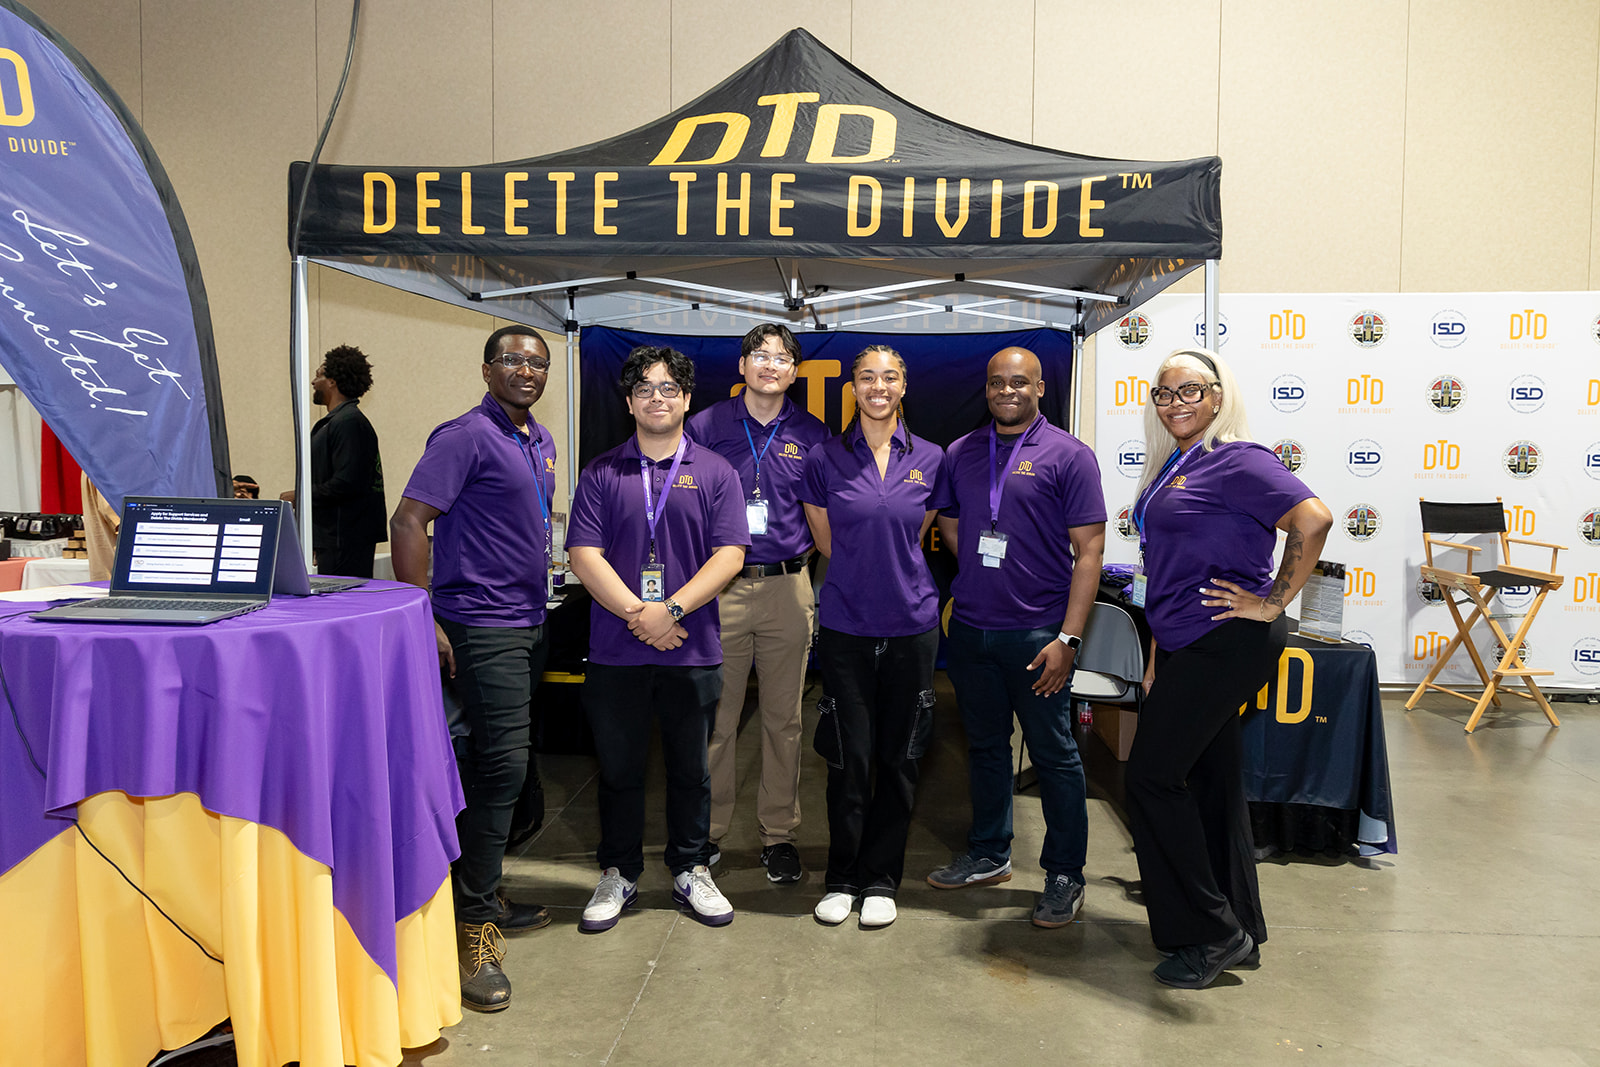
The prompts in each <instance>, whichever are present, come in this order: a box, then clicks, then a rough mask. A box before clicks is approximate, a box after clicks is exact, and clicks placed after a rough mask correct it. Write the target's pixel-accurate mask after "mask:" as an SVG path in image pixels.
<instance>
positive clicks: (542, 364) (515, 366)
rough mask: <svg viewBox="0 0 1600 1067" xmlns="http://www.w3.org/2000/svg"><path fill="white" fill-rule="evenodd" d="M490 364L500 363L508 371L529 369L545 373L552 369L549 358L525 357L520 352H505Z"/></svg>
mask: <svg viewBox="0 0 1600 1067" xmlns="http://www.w3.org/2000/svg"><path fill="white" fill-rule="evenodd" d="M489 362H490V363H498V364H500V365H501V366H502V367H504V368H505V369H506V370H521V369H522V368H523V367H528V368H530V369H532V370H535V371H540V372H543V371H548V370H549V369H550V360H549V358H548V357H546V356H524V355H523V354H522V353H520V352H505V353H503V354H501V355H498V356H496V357H494V358H493V359H491V360H490V361H489Z"/></svg>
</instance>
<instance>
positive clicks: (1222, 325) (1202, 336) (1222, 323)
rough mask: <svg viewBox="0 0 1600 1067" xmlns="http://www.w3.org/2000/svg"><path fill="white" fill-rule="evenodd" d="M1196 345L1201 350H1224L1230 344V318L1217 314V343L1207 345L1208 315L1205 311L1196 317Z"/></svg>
mask: <svg viewBox="0 0 1600 1067" xmlns="http://www.w3.org/2000/svg"><path fill="white" fill-rule="evenodd" d="M1194 343H1195V344H1197V345H1199V346H1200V347H1201V348H1209V349H1211V350H1212V351H1213V352H1219V351H1221V350H1222V346H1223V345H1225V344H1227V343H1228V316H1226V315H1224V314H1222V313H1221V312H1220V311H1219V312H1217V343H1216V344H1214V345H1213V344H1208V343H1206V313H1205V312H1204V311H1202V312H1200V314H1198V315H1196V316H1195V317H1194Z"/></svg>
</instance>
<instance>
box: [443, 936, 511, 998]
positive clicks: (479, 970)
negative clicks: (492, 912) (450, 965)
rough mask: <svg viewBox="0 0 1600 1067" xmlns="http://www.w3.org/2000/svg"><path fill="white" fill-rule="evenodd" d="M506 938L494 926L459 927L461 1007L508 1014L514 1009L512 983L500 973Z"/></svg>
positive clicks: (457, 954)
mask: <svg viewBox="0 0 1600 1067" xmlns="http://www.w3.org/2000/svg"><path fill="white" fill-rule="evenodd" d="M505 958H506V942H505V938H503V937H501V936H500V931H499V930H497V929H496V928H495V925H494V923H456V959H457V962H458V963H459V964H460V966H461V1003H462V1005H463V1006H464V1007H468V1008H471V1009H472V1010H473V1011H483V1012H491V1011H504V1010H505V1009H506V1008H508V1007H510V1005H511V980H510V979H509V978H507V977H506V972H505V971H503V970H501V969H500V964H501V962H502V961H503V960H504V959H505Z"/></svg>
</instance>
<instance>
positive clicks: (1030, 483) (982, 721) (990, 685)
mask: <svg viewBox="0 0 1600 1067" xmlns="http://www.w3.org/2000/svg"><path fill="white" fill-rule="evenodd" d="M985 393H986V395H987V397H988V401H989V413H990V414H991V415H993V416H994V421H993V422H992V423H991V424H990V425H988V426H985V427H984V428H983V429H981V430H976V431H974V432H973V433H970V434H967V435H966V436H965V437H963V438H961V439H959V440H958V441H956V442H955V443H954V444H952V445H951V446H950V449H949V453H948V455H949V461H948V462H949V471H950V480H951V485H952V488H953V492H954V495H955V505H954V506H952V507H948V508H946V509H945V510H944V511H943V512H941V513H940V515H939V519H938V522H939V532H940V533H941V534H942V535H943V536H944V538H945V540H946V541H948V542H949V543H950V547H951V548H952V550H954V552H955V554H956V561H957V563H958V564H959V566H960V570H959V572H958V573H957V575H956V579H955V582H954V584H953V585H952V587H951V593H952V595H953V597H954V600H955V608H954V611H953V613H952V617H951V620H950V641H949V645H948V647H947V656H946V665H947V669H948V673H949V675H950V683H951V685H952V686H953V687H954V688H955V692H956V701H957V703H959V705H960V706H961V719H962V722H963V723H964V724H965V726H966V731H967V748H968V753H969V759H968V775H969V782H970V788H971V793H972V830H971V832H970V834H969V835H968V839H967V852H966V854H965V855H962V856H958V857H956V858H955V859H954V860H953V861H952V862H951V863H950V864H949V865H948V866H945V867H941V868H940V869H938V870H936V871H934V872H933V873H932V874H930V875H928V884H930V885H932V886H934V887H935V888H936V889H960V888H963V887H965V886H973V885H989V884H992V883H996V882H1006V881H1010V879H1011V717H1012V713H1013V712H1015V714H1016V717H1017V720H1018V721H1019V722H1021V724H1022V737H1023V740H1024V741H1025V742H1026V743H1027V746H1028V750H1029V752H1031V753H1032V755H1033V765H1034V768H1035V769H1036V770H1037V771H1038V773H1039V793H1040V799H1041V800H1042V802H1043V805H1042V806H1043V809H1044V821H1045V838H1044V849H1043V851H1042V853H1041V854H1040V857H1039V863H1040V866H1042V867H1043V868H1044V870H1045V887H1044V894H1043V895H1042V896H1041V897H1040V898H1039V901H1038V904H1037V905H1036V906H1035V907H1034V910H1033V924H1034V925H1035V926H1042V927H1046V928H1055V927H1060V926H1065V925H1067V924H1068V923H1070V922H1071V921H1072V920H1073V917H1074V916H1076V915H1077V914H1078V910H1079V909H1080V908H1081V907H1082V906H1083V863H1084V856H1085V853H1086V851H1087V848H1088V839H1089V817H1088V811H1087V807H1086V804H1085V796H1084V780H1083V764H1082V762H1081V760H1080V759H1079V757H1078V746H1077V744H1076V742H1074V741H1073V738H1072V721H1071V714H1070V705H1071V701H1070V698H1069V696H1068V691H1067V682H1068V681H1069V679H1070V678H1071V677H1072V665H1073V660H1074V658H1075V657H1076V654H1077V649H1078V645H1079V644H1081V643H1082V642H1081V635H1082V633H1083V628H1084V626H1085V625H1086V624H1087V622H1088V620H1089V609H1090V606H1091V605H1092V604H1093V603H1094V597H1095V592H1096V590H1097V589H1098V587H1099V583H1100V561H1101V556H1102V554H1103V552H1104V549H1105V534H1106V505H1105V498H1104V496H1103V495H1102V494H1101V491H1100V470H1099V467H1098V466H1097V464H1096V463H1095V459H1094V453H1093V452H1091V451H1090V449H1089V447H1088V446H1087V445H1085V444H1084V443H1083V442H1081V441H1079V440H1078V439H1077V438H1075V437H1073V436H1072V435H1071V434H1069V433H1067V432H1066V431H1065V430H1062V429H1058V428H1057V427H1055V426H1052V425H1050V423H1049V422H1048V421H1046V419H1045V417H1044V416H1043V415H1042V414H1040V413H1039V399H1040V398H1041V397H1042V396H1044V380H1043V376H1042V371H1041V368H1040V366H1039V358H1038V357H1037V356H1035V355H1034V354H1033V353H1032V352H1029V351H1028V350H1027V349H1025V348H1004V349H1001V350H1000V351H999V352H997V353H995V355H994V357H993V358H992V359H990V360H989V375H988V382H987V384H986V386H985ZM1074 558H1076V563H1074ZM1069 578H1070V581H1069Z"/></svg>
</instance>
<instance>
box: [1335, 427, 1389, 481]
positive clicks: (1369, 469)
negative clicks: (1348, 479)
mask: <svg viewBox="0 0 1600 1067" xmlns="http://www.w3.org/2000/svg"><path fill="white" fill-rule="evenodd" d="M1344 465H1345V469H1346V470H1348V471H1349V472H1350V473H1351V474H1354V475H1355V476H1356V477H1357V478H1371V477H1372V476H1373V475H1374V474H1377V473H1378V472H1379V471H1381V470H1383V446H1382V445H1380V444H1378V442H1376V441H1374V440H1373V439H1372V438H1370V437H1362V438H1360V439H1358V440H1355V441H1352V442H1350V447H1349V448H1347V449H1345V458H1344Z"/></svg>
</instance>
